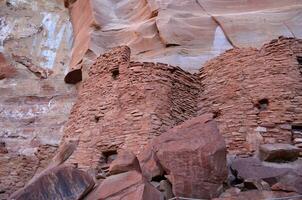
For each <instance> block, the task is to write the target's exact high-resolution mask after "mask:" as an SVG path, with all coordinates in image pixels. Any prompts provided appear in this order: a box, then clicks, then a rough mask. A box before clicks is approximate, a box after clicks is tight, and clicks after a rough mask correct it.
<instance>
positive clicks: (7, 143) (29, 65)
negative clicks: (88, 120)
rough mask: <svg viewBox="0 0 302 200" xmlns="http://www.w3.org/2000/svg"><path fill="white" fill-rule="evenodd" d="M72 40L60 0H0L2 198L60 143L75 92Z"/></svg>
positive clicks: (15, 188) (46, 160)
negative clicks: (67, 75)
mask: <svg viewBox="0 0 302 200" xmlns="http://www.w3.org/2000/svg"><path fill="white" fill-rule="evenodd" d="M71 44H72V27H71V23H70V22H69V16H68V11H66V9H65V8H64V5H63V3H62V2H59V1H46V0H39V1H37V0H6V1H3V0H2V1H0V95H1V98H0V199H7V197H8V195H9V194H11V193H12V192H13V191H15V190H17V189H19V188H20V187H22V186H23V185H24V183H26V182H27V181H28V180H29V179H30V178H31V177H32V176H33V175H34V174H35V172H36V171H39V170H40V168H42V167H43V166H45V164H47V162H48V161H49V158H51V157H52V155H53V153H54V152H55V150H56V149H57V147H58V145H59V143H60V140H61V137H62V134H63V126H64V123H65V121H66V120H67V118H68V115H69V112H70V109H71V107H72V104H73V102H74V100H75V98H76V90H75V87H74V86H70V85H66V84H65V83H64V81H63V79H64V72H65V70H66V69H67V66H68V63H69V60H70V55H69V52H70V48H71V47H70V46H71ZM13 55H16V56H13ZM3 60H5V63H6V64H5V66H6V67H5V66H4V64H3V63H4V61H3ZM30 70H31V71H30ZM35 70H38V71H37V73H36V72H35ZM2 72H3V73H2ZM39 73H41V74H43V77H44V78H42V79H41V78H40V77H39V76H37V75H36V74H39ZM2 75H3V76H2ZM44 75H46V76H44Z"/></svg>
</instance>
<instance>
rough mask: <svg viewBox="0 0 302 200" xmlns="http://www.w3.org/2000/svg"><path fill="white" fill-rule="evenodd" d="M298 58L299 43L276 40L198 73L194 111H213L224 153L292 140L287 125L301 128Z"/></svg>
mask: <svg viewBox="0 0 302 200" xmlns="http://www.w3.org/2000/svg"><path fill="white" fill-rule="evenodd" d="M301 55H302V40H298V39H293V38H289V39H288V38H282V37H281V38H279V39H276V40H273V41H272V42H270V43H268V44H266V45H264V46H263V47H262V48H261V49H259V50H257V49H252V48H245V49H232V50H229V51H227V52H225V53H224V54H222V55H220V56H218V57H217V58H215V59H213V60H211V61H209V62H207V63H206V65H205V66H204V67H203V68H202V69H201V71H200V77H201V79H202V81H201V82H202V89H203V92H202V97H201V99H200V100H199V113H203V112H209V111H212V112H214V113H216V115H217V118H216V120H217V121H218V122H219V123H218V124H219V128H220V131H221V133H222V134H224V136H225V138H226V143H227V145H228V148H229V151H231V152H233V153H238V154H244V153H248V152H252V151H254V150H255V149H256V147H257V145H258V144H259V143H275V142H284V143H291V142H294V141H293V140H294V139H295V137H296V136H294V135H293V134H292V132H293V131H295V130H292V125H294V126H296V128H294V129H299V127H300V129H301V125H302V110H301V106H302V98H301V97H302V85H301V82H302V74H301V67H302V66H301V63H300V64H299V63H298V60H297V58H298V57H299V56H301ZM299 125H300V126H299ZM300 131H301V130H300ZM300 134H301V133H300Z"/></svg>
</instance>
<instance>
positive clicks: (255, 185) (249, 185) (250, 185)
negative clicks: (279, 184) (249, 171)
mask: <svg viewBox="0 0 302 200" xmlns="http://www.w3.org/2000/svg"><path fill="white" fill-rule="evenodd" d="M243 185H244V188H245V189H248V190H255V189H256V190H260V191H262V190H271V187H270V185H269V184H268V183H267V182H265V181H263V180H255V179H246V180H245V181H244V183H243Z"/></svg>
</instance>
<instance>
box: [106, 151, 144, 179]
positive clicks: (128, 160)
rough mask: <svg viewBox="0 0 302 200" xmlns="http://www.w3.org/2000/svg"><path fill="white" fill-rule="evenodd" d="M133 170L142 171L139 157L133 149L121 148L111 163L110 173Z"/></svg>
mask: <svg viewBox="0 0 302 200" xmlns="http://www.w3.org/2000/svg"><path fill="white" fill-rule="evenodd" d="M131 170H136V171H138V172H141V168H140V165H139V162H138V159H137V157H136V156H135V155H134V154H133V153H132V152H131V151H127V150H120V151H119V152H118V154H117V158H116V159H115V160H114V161H112V163H111V164H110V167H109V173H110V175H113V174H119V173H123V172H127V171H131Z"/></svg>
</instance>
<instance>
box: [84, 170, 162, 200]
mask: <svg viewBox="0 0 302 200" xmlns="http://www.w3.org/2000/svg"><path fill="white" fill-rule="evenodd" d="M105 199H106V200H120V199H123V200H163V195H162V194H161V193H160V192H159V191H158V190H157V189H156V188H155V187H153V186H152V185H151V184H150V183H149V182H148V181H147V180H146V179H145V178H144V177H143V176H142V174H140V173H139V172H137V171H135V170H133V171H129V172H125V173H121V174H117V175H113V176H110V177H108V178H106V179H105V180H104V181H103V182H102V183H101V184H100V185H99V186H98V187H97V188H96V189H95V190H94V191H93V192H91V193H90V194H89V195H88V196H87V197H86V198H85V200H105Z"/></svg>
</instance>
